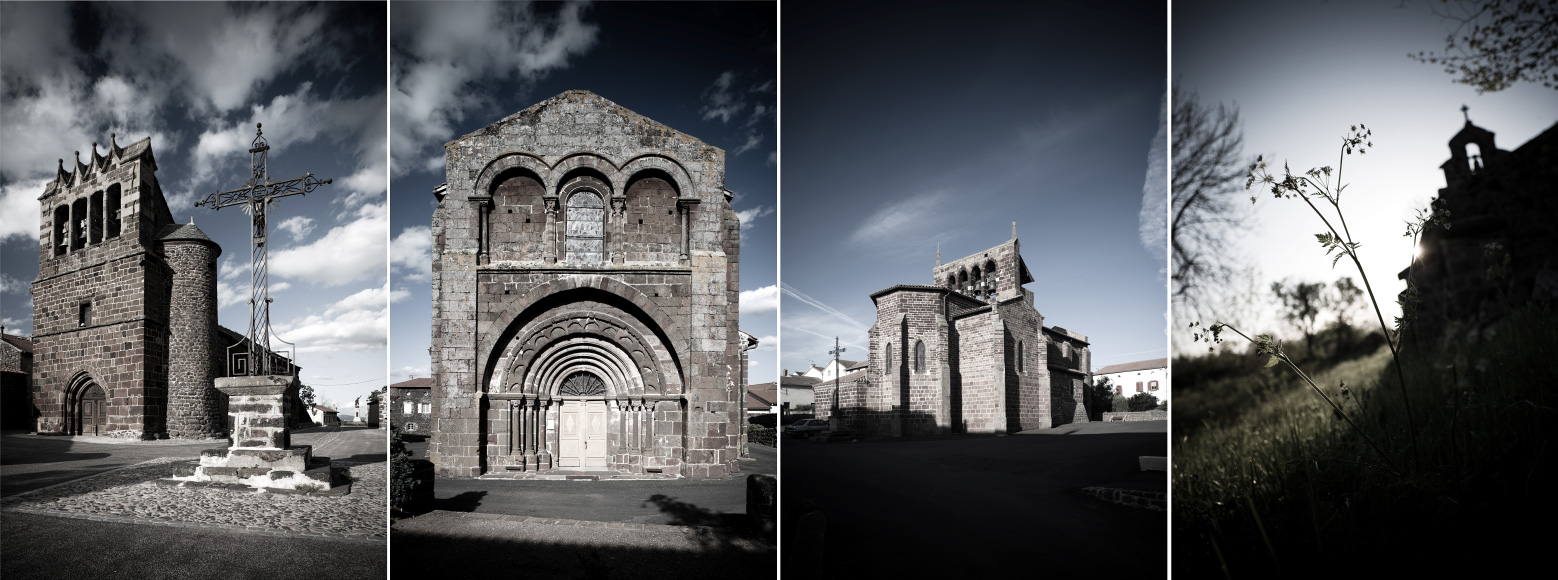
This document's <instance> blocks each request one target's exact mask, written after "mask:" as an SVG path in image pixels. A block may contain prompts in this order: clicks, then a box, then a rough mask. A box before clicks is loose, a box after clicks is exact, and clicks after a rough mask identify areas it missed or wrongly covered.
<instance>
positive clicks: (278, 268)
mask: <svg viewBox="0 0 1558 580" xmlns="http://www.w3.org/2000/svg"><path fill="white" fill-rule="evenodd" d="M388 229H389V220H388V219H387V216H386V212H385V209H384V205H382V204H374V205H366V206H363V207H361V208H359V209H358V211H357V213H356V215H355V219H353V220H352V221H351V222H348V223H346V224H345V225H341V226H336V227H333V228H330V231H329V232H326V233H325V235H323V236H320V237H319V238H318V239H316V240H314V241H313V242H312V243H309V244H306V245H302V246H293V247H289V248H286V249H283V250H281V251H278V252H274V253H272V254H271V255H270V274H271V276H273V277H282V278H291V279H293V280H298V281H304V282H309V283H313V284H323V285H325V286H339V285H342V284H347V283H350V282H356V281H360V280H374V279H382V278H380V277H381V276H383V275H384V273H385V270H384V266H385V264H384V252H385V250H386V246H385V232H386V231H387V230H388Z"/></svg>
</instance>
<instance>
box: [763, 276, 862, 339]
mask: <svg viewBox="0 0 1558 580" xmlns="http://www.w3.org/2000/svg"><path fill="white" fill-rule="evenodd" d="M779 286H780V289H781V290H782V291H783V292H784V293H785V294H786V295H788V296H790V297H791V298H794V299H796V300H800V301H801V302H803V303H805V304H806V305H808V306H811V307H812V308H816V309H818V310H821V311H823V312H826V313H828V314H829V315H832V316H834V317H836V318H838V319H839V320H842V321H844V322H848V323H849V324H850V325H852V326H854V327H855V328H857V329H866V328H869V327H870V326H871V325H869V324H865V323H863V322H860V321H859V320H855V319H854V318H852V317H850V316H849V315H848V314H844V313H843V312H840V311H838V309H835V308H833V307H832V306H828V305H827V304H823V303H822V301H820V300H817V299H816V298H812V297H811V296H807V295H806V293H804V292H801V291H800V290H798V289H796V288H795V287H794V286H791V285H789V284H786V283H783V282H780V284H779Z"/></svg>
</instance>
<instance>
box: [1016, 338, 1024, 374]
mask: <svg viewBox="0 0 1558 580" xmlns="http://www.w3.org/2000/svg"><path fill="white" fill-rule="evenodd" d="M1017 372H1019V373H1020V372H1023V364H1022V341H1020V340H1019V341H1017Z"/></svg>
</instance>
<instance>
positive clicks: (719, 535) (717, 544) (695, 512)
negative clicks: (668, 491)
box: [644, 493, 759, 550]
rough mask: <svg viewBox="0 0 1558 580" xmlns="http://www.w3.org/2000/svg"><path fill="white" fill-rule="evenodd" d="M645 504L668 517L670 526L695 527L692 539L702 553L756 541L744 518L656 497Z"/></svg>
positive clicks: (747, 520) (755, 536)
mask: <svg viewBox="0 0 1558 580" xmlns="http://www.w3.org/2000/svg"><path fill="white" fill-rule="evenodd" d="M644 504H645V505H648V504H654V505H655V507H658V508H659V509H660V513H663V514H666V515H669V516H671V521H670V522H669V524H670V525H673V526H697V528H696V529H695V530H694V531H693V533H694V534H696V537H695V538H693V539H694V540H695V541H696V542H697V543H698V546H699V547H701V548H703V549H704V550H720V549H726V548H730V547H733V546H734V545H735V543H736V541H737V540H748V541H756V540H758V539H759V538H758V537H757V535H756V534H753V533H752V531H751V523H752V519H751V518H749V517H747V515H746V514H727V513H722V512H717V511H713V510H710V509H706V508H701V507H698V506H696V505H693V504H690V503H687V502H684V501H677V499H676V498H674V497H671V496H668V495H664V494H658V493H657V494H655V495H652V496H649V499H647V500H644Z"/></svg>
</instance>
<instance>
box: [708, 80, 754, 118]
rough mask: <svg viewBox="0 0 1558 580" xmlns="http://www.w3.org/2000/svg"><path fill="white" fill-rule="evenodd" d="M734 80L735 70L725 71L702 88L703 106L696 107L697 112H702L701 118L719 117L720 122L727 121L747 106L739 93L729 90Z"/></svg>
mask: <svg viewBox="0 0 1558 580" xmlns="http://www.w3.org/2000/svg"><path fill="white" fill-rule="evenodd" d="M735 81H736V73H735V71H725V72H722V73H720V75H719V76H718V77H716V78H715V79H714V82H713V83H711V84H710V85H709V86H708V88H705V89H703V107H702V108H700V109H698V112H700V113H703V120H705V121H707V120H710V119H719V120H720V122H721V123H729V122H730V120H731V119H732V118H734V117H736V116H737V115H740V114H741V111H743V110H745V109H746V108H747V103H746V101H744V100H742V99H741V94H740V93H737V92H734V91H731V90H730V86H731V84H733V83H734V82H735Z"/></svg>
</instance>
